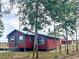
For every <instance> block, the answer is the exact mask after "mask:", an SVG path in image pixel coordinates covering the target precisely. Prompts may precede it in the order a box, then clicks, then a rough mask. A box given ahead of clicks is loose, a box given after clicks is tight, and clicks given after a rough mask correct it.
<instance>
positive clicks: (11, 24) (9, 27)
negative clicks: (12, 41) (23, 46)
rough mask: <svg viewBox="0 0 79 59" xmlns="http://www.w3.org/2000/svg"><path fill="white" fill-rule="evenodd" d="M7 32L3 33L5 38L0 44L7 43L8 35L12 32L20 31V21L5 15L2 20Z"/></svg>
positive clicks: (0, 40)
mask: <svg viewBox="0 0 79 59" xmlns="http://www.w3.org/2000/svg"><path fill="white" fill-rule="evenodd" d="M2 21H3V24H4V27H5V30H4V32H3V36H2V37H1V38H0V42H7V38H6V36H7V34H8V33H10V32H11V31H13V30H14V29H18V27H19V26H18V23H19V21H18V19H17V18H16V17H15V16H14V15H12V14H10V15H7V16H6V15H4V16H3V18H2Z"/></svg>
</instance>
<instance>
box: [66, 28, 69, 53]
mask: <svg viewBox="0 0 79 59" xmlns="http://www.w3.org/2000/svg"><path fill="white" fill-rule="evenodd" d="M66 41H67V44H66V49H67V50H66V54H69V48H68V30H67V29H66Z"/></svg>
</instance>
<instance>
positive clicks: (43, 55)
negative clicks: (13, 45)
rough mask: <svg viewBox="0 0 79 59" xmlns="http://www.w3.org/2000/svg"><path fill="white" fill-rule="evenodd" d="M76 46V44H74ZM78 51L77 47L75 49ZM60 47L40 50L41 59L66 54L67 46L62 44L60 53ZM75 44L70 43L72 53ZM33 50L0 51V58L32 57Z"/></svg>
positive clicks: (25, 58) (28, 58)
mask: <svg viewBox="0 0 79 59" xmlns="http://www.w3.org/2000/svg"><path fill="white" fill-rule="evenodd" d="M74 48H75V46H74ZM74 50H75V51H76V49H74ZM59 51H60V50H59V48H58V49H57V50H52V51H47V52H46V51H40V52H39V59H54V58H55V56H56V55H57V56H58V57H59V56H64V55H66V51H65V46H62V52H61V53H59ZM72 51H73V46H72V45H69V53H72ZM32 53H33V52H32V51H29V52H3V53H0V59H31V58H32Z"/></svg>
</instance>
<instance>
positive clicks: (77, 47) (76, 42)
mask: <svg viewBox="0 0 79 59" xmlns="http://www.w3.org/2000/svg"><path fill="white" fill-rule="evenodd" d="M77 41H78V40H77V29H76V51H78V44H77Z"/></svg>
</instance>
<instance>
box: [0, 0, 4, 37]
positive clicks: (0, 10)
mask: <svg viewBox="0 0 79 59" xmlns="http://www.w3.org/2000/svg"><path fill="white" fill-rule="evenodd" d="M1 2H2V1H1V0H0V37H1V36H2V35H3V30H4V25H3V22H2V4H1Z"/></svg>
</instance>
